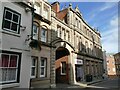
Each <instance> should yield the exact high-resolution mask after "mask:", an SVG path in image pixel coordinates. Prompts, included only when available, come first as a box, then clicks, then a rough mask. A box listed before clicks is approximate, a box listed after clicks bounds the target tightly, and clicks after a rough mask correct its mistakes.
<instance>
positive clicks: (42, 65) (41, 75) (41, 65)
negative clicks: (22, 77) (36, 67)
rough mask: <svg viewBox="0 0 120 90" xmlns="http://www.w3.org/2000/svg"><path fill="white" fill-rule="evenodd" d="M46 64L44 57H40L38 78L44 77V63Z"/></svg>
mask: <svg viewBox="0 0 120 90" xmlns="http://www.w3.org/2000/svg"><path fill="white" fill-rule="evenodd" d="M46 62H47V58H45V57H41V60H40V77H45V76H46V66H47V65H46V64H47V63H46Z"/></svg>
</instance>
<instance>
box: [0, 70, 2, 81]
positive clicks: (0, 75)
mask: <svg viewBox="0 0 120 90" xmlns="http://www.w3.org/2000/svg"><path fill="white" fill-rule="evenodd" d="M0 82H2V69H1V68H0Z"/></svg>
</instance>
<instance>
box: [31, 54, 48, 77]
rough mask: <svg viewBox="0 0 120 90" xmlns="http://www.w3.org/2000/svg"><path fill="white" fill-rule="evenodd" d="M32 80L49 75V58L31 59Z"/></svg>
mask: <svg viewBox="0 0 120 90" xmlns="http://www.w3.org/2000/svg"><path fill="white" fill-rule="evenodd" d="M31 60H32V61H31V78H39V77H40V78H43V77H46V75H47V58H46V57H41V58H38V57H35V56H33V57H32V58H31Z"/></svg>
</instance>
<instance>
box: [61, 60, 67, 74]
mask: <svg viewBox="0 0 120 90" xmlns="http://www.w3.org/2000/svg"><path fill="white" fill-rule="evenodd" d="M63 63H65V64H66V62H65V61H64V62H61V75H66V73H67V71H66V70H65V72H63V71H62V67H63ZM66 68H67V64H66Z"/></svg>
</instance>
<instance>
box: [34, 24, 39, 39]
mask: <svg viewBox="0 0 120 90" xmlns="http://www.w3.org/2000/svg"><path fill="white" fill-rule="evenodd" d="M38 31H39V27H38V26H37V25H36V24H33V39H35V40H38Z"/></svg>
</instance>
